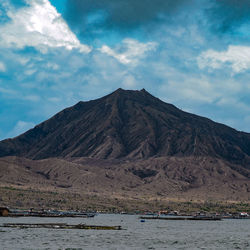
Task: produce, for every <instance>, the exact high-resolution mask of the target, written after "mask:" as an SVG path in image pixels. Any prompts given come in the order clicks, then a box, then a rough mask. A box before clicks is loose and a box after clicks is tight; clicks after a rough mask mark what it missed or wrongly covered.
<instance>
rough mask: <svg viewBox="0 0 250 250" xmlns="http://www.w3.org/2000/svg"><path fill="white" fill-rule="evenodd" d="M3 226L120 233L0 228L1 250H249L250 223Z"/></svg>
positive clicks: (111, 221)
mask: <svg viewBox="0 0 250 250" xmlns="http://www.w3.org/2000/svg"><path fill="white" fill-rule="evenodd" d="M3 223H68V224H79V223H86V224H91V225H121V226H122V228H123V229H124V230H121V231H98V230H97V231H95V230H65V229H17V228H3V227H1V228H0V249H3V250H5V249H6V250H10V249H15V250H17V249H18V250H21V249H25V250H26V249H63V250H65V249H79V250H80V249H84V250H85V249H91V250H95V249H119V250H120V249H121V250H122V249H192V250H194V249H244V250H246V249H250V220H232V219H228V220H222V221H163V220H148V221H146V222H144V223H143V222H140V219H139V216H136V215H116V214H99V215H97V216H95V217H94V218H86V219H85V218H36V217H19V218H11V217H0V224H1V225H2V224H3Z"/></svg>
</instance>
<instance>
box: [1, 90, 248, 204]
mask: <svg viewBox="0 0 250 250" xmlns="http://www.w3.org/2000/svg"><path fill="white" fill-rule="evenodd" d="M249 179H250V134H249V133H244V132H239V131H236V130H235V129H232V128H230V127H228V126H225V125H223V124H219V123H216V122H213V121H212V120H209V119H207V118H204V117H200V116H197V115H194V114H190V113H187V112H184V111H182V110H180V109H178V108H177V107H175V106H173V105H171V104H167V103H165V102H163V101H161V100H160V99H158V98H156V97H154V96H152V95H151V94H150V93H148V92H147V91H146V90H144V89H142V90H141V91H131V90H123V89H118V90H116V91H115V92H113V93H111V94H109V95H107V96H104V97H102V98H100V99H97V100H92V101H88V102H79V103H77V104H76V105H74V106H72V107H70V108H67V109H65V110H63V111H61V112H59V113H58V114H56V115H55V116H53V117H52V118H50V119H49V120H47V121H45V122H43V123H41V124H39V125H37V126H36V127H35V128H33V129H31V130H29V131H27V132H26V133H24V134H22V135H20V136H18V137H15V138H13V139H7V140H3V141H1V142H0V183H1V185H0V186H9V185H14V186H18V187H20V186H21V187H23V188H30V187H31V188H39V189H43V188H46V190H47V189H54V188H57V189H67V190H68V191H72V192H73V191H74V192H75V191H76V192H92V193H94V194H96V193H98V194H106V195H110V196H111V195H113V194H116V195H117V197H132V196H133V197H135V196H136V197H138V195H139V196H141V197H149V196H150V197H149V199H152V197H156V196H157V197H161V198H164V199H165V198H166V197H180V198H183V199H189V198H190V199H191V198H192V199H193V198H194V197H196V198H197V197H198V198H199V199H211V198H216V199H234V200H238V199H240V200H242V199H244V200H250V182H249Z"/></svg>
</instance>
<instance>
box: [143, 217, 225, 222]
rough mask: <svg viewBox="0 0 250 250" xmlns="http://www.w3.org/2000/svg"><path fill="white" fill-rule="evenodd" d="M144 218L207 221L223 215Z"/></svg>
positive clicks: (145, 218) (146, 218)
mask: <svg viewBox="0 0 250 250" xmlns="http://www.w3.org/2000/svg"><path fill="white" fill-rule="evenodd" d="M140 219H142V220H206V221H220V220H221V217H210V216H193V217H181V216H180V217H160V216H154V217H153V216H141V217H140Z"/></svg>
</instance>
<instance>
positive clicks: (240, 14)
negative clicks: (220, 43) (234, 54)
mask: <svg viewBox="0 0 250 250" xmlns="http://www.w3.org/2000/svg"><path fill="white" fill-rule="evenodd" d="M207 14H208V17H209V22H210V25H211V27H212V29H213V30H214V31H216V32H219V33H228V32H229V33H230V32H234V31H235V30H237V29H238V28H239V27H240V26H241V25H242V24H244V23H245V22H247V21H249V20H250V0H213V1H212V7H211V8H210V9H208V10H207Z"/></svg>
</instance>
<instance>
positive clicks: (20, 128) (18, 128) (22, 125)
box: [7, 121, 35, 137]
mask: <svg viewBox="0 0 250 250" xmlns="http://www.w3.org/2000/svg"><path fill="white" fill-rule="evenodd" d="M34 126H35V124H34V123H33V122H25V121H18V122H17V123H16V125H15V127H14V128H13V130H12V131H11V132H9V133H8V135H7V137H14V136H18V135H20V134H22V133H24V132H26V131H27V130H29V129H31V128H33V127H34Z"/></svg>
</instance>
